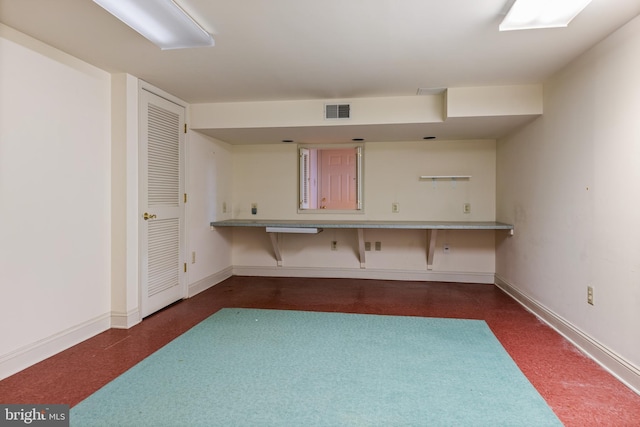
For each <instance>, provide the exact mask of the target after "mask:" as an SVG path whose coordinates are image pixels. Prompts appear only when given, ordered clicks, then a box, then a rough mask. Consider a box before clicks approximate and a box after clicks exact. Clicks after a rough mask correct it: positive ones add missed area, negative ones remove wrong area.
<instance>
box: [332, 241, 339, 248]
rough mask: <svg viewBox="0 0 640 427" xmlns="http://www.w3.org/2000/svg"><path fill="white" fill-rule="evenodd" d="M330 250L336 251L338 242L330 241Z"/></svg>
mask: <svg viewBox="0 0 640 427" xmlns="http://www.w3.org/2000/svg"><path fill="white" fill-rule="evenodd" d="M331 250H332V251H337V250H338V242H337V241H335V240H332V241H331Z"/></svg>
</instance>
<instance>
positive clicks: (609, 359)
mask: <svg viewBox="0 0 640 427" xmlns="http://www.w3.org/2000/svg"><path fill="white" fill-rule="evenodd" d="M495 284H496V286H498V287H499V288H500V289H502V290H503V291H504V292H505V293H507V294H508V295H509V296H510V297H512V298H513V299H515V300H516V301H517V302H518V303H520V304H521V305H522V306H523V307H524V308H525V309H527V310H528V311H530V312H531V313H533V314H534V315H535V316H536V317H538V318H539V319H540V320H542V321H543V322H545V323H546V324H547V325H549V326H550V327H551V328H553V329H554V330H555V331H556V332H558V333H559V334H560V335H562V336H563V337H565V338H566V339H567V340H568V341H569V342H571V343H572V344H573V345H574V346H576V347H577V348H578V349H579V350H580V351H582V352H583V353H584V354H586V355H587V356H588V357H589V358H591V359H593V360H594V361H595V362H596V363H598V364H599V365H600V366H602V367H603V368H604V369H605V370H607V371H608V372H609V373H611V375H613V376H614V377H616V378H617V379H618V380H620V381H621V382H622V383H623V384H625V385H626V386H627V387H629V388H630V389H631V390H633V391H634V392H635V393H637V394H640V368H639V367H637V366H635V365H633V364H632V363H631V362H629V361H628V360H626V359H625V358H624V357H622V356H620V355H619V354H617V353H616V352H615V351H613V350H611V349H610V348H608V347H607V346H606V345H604V344H602V343H601V342H599V341H598V340H596V339H594V338H593V337H591V336H589V335H588V334H586V333H585V332H583V331H581V330H580V329H579V328H577V327H576V326H575V325H573V324H571V323H570V322H569V321H567V320H566V319H564V318H562V317H560V316H558V315H557V314H555V313H554V312H553V311H551V310H549V309H548V308H547V307H545V306H543V305H542V304H540V303H538V302H537V301H535V300H534V299H532V298H530V297H529V296H527V295H525V294H523V293H522V292H520V291H519V290H518V289H517V288H516V287H515V286H514V285H512V284H511V283H509V282H507V281H506V280H505V279H503V278H502V277H500V276H499V275H497V274H496V277H495Z"/></svg>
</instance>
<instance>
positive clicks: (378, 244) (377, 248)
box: [376, 242, 382, 251]
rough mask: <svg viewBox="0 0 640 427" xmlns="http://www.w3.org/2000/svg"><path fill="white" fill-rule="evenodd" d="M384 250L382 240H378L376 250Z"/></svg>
mask: <svg viewBox="0 0 640 427" xmlns="http://www.w3.org/2000/svg"><path fill="white" fill-rule="evenodd" d="M381 250H382V242H376V251H381Z"/></svg>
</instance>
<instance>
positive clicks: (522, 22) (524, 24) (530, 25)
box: [499, 0, 591, 31]
mask: <svg viewBox="0 0 640 427" xmlns="http://www.w3.org/2000/svg"><path fill="white" fill-rule="evenodd" d="M590 2H591V0H562V1H560V0H516V1H515V3H513V5H512V6H511V9H509V13H507V16H505V18H504V20H503V21H502V23H501V24H500V27H499V28H500V31H510V30H531V29H536V28H557V27H566V26H567V25H569V22H571V20H572V19H573V18H575V17H576V16H577V15H578V14H579V13H580V12H582V10H583V9H584V8H585V7H587V5H588V4H589V3H590Z"/></svg>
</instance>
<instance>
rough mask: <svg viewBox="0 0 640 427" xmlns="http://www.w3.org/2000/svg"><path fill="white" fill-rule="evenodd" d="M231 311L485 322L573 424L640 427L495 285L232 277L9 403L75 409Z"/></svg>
mask: <svg viewBox="0 0 640 427" xmlns="http://www.w3.org/2000/svg"><path fill="white" fill-rule="evenodd" d="M223 307H245V308H271V309H291V310H309V311H330V312H344V313H370V314H387V315H402V316H424V317H451V318H465V319H481V320H485V321H486V322H487V324H488V325H489V326H490V327H491V329H492V330H493V332H494V334H495V335H496V336H497V337H498V339H499V340H500V342H501V343H502V345H503V346H504V347H505V348H506V349H507V351H508V352H509V354H510V355H511V357H512V358H513V359H514V360H515V362H516V363H517V364H518V366H519V367H520V369H521V370H522V372H523V373H524V374H525V375H526V376H527V378H529V381H531V383H532V384H533V385H534V386H535V387H536V389H537V390H538V391H539V392H540V394H541V395H542V396H543V397H544V398H545V400H546V401H547V403H548V404H549V406H550V407H551V408H552V409H553V411H554V412H555V413H556V415H557V416H558V418H560V420H561V421H562V422H563V424H564V425H566V426H580V427H583V426H618V427H620V426H640V396H639V395H637V394H635V393H634V392H632V391H631V390H630V389H629V388H627V387H626V386H624V385H623V384H622V383H620V382H619V381H618V380H616V379H615V378H614V377H613V376H611V375H610V374H609V373H607V372H606V371H605V370H603V369H602V368H601V367H600V366H598V365H597V364H596V363H595V362H593V361H592V360H591V359H589V358H587V357H586V356H584V355H583V354H581V353H580V352H579V351H578V350H577V349H575V348H574V347H573V346H572V345H571V344H569V343H568V342H567V341H566V340H565V339H564V338H562V337H561V336H560V335H558V334H557V333H556V332H555V331H553V330H552V329H551V328H549V327H548V326H546V325H545V324H543V323H542V322H540V321H539V320H538V319H536V318H535V316H533V315H532V314H530V313H529V312H527V311H526V310H524V309H523V308H522V307H521V306H520V305H518V304H517V303H516V302H515V301H513V300H512V299H511V298H510V297H509V296H507V295H506V294H504V293H503V292H502V291H501V290H500V289H498V288H497V287H495V286H493V285H479V284H461V283H435V282H398V281H383V280H353V279H307V278H264V277H232V278H230V279H228V280H226V281H224V282H222V283H220V284H218V285H216V286H214V287H212V288H211V289H208V290H207V291H205V292H202V293H201V294H198V295H196V296H195V297H193V298H191V299H188V300H184V301H181V302H179V303H176V304H174V305H172V306H170V307H168V308H166V309H165V310H162V311H160V312H158V313H156V314H154V315H152V316H150V317H148V318H146V319H145V320H144V321H143V322H142V323H140V324H139V325H136V326H135V327H133V328H131V329H129V330H118V329H111V330H109V331H106V332H103V333H102V334H99V335H97V336H95V337H93V338H91V339H89V340H87V341H85V342H82V343H80V344H78V345H76V346H74V347H72V348H70V349H68V350H66V351H63V352H61V353H59V354H57V355H55V356H53V357H51V358H49V359H47V360H45V361H43V362H41V363H38V364H36V365H34V366H32V367H30V368H28V369H25V370H24V371H22V372H19V373H17V374H15V375H13V376H11V377H9V378H7V379H5V380H3V381H0V403H22V404H28V403H32V404H38V403H42V404H51V403H61V404H69V405H72V406H73V405H75V404H77V403H78V402H80V401H81V400H83V399H84V398H86V397H87V396H89V395H90V394H91V393H93V392H95V391H96V390H98V389H99V388H100V387H102V386H103V385H105V384H106V383H107V382H109V381H111V380H112V379H114V378H115V377H117V376H118V375H120V374H121V373H123V372H124V371H125V370H127V369H128V368H130V367H131V366H133V365H134V364H136V363H137V362H139V361H140V360H142V359H143V358H145V357H146V356H148V355H150V354H151V353H153V352H154V351H156V350H157V349H159V348H160V347H162V346H163V345H165V344H166V343H168V342H169V341H171V340H172V339H174V338H175V337H177V336H179V335H180V334H182V333H184V332H185V331H186V330H188V329H189V328H191V327H193V326H194V325H196V324H197V323H199V322H200V321H202V320H203V319H205V318H206V317H208V316H210V315H211V314H213V313H215V312H216V311H218V310H219V309H220V308H223Z"/></svg>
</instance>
